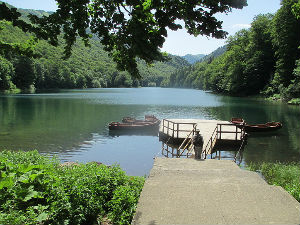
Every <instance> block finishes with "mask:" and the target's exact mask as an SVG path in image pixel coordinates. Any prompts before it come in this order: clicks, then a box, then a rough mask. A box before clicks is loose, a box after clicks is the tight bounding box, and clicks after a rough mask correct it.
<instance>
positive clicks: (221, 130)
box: [220, 124, 222, 140]
mask: <svg viewBox="0 0 300 225" xmlns="http://www.w3.org/2000/svg"><path fill="white" fill-rule="evenodd" d="M221 139H222V124H220V140H221Z"/></svg>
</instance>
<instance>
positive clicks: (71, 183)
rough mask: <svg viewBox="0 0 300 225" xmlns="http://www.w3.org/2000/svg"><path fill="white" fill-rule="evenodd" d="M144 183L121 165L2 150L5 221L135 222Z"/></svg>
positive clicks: (1, 214) (0, 217)
mask: <svg viewBox="0 0 300 225" xmlns="http://www.w3.org/2000/svg"><path fill="white" fill-rule="evenodd" d="M143 184H144V178H143V177H131V176H127V175H126V174H125V172H124V171H122V170H121V169H120V168H119V167H118V166H112V167H107V166H105V165H98V164H97V163H87V164H78V165H71V166H61V165H60V163H59V162H58V160H56V159H49V158H47V157H44V156H41V155H40V154H39V153H38V152H37V151H30V152H22V151H20V152H11V151H2V152H0V193H1V195H0V224H11V225H12V224H100V223H101V221H102V220H103V219H104V220H105V221H106V222H107V221H110V222H109V223H111V224H130V223H131V219H132V217H133V214H134V212H135V208H136V204H137V201H138V198H139V195H140V192H141V190H142V187H143Z"/></svg>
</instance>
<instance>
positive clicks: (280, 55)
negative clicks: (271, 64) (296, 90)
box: [272, 0, 300, 90]
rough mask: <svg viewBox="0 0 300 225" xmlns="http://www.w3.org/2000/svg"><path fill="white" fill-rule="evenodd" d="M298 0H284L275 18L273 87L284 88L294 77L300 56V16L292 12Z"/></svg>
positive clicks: (273, 33)
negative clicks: (297, 16)
mask: <svg viewBox="0 0 300 225" xmlns="http://www.w3.org/2000/svg"><path fill="white" fill-rule="evenodd" d="M297 2H298V0H283V1H281V5H282V6H281V8H280V9H279V10H278V11H277V13H276V14H275V16H274V19H273V32H272V42H273V46H274V48H275V56H276V71H275V76H274V79H273V81H272V85H273V88H274V89H275V90H276V89H277V88H278V87H279V89H281V90H283V89H285V88H286V87H288V85H289V84H290V81H291V80H293V79H294V76H293V70H294V69H295V63H296V60H298V59H299V58H300V49H298V47H299V45H300V29H299V27H300V18H298V19H297V18H296V17H295V16H294V14H293V13H292V7H293V5H294V4H295V3H297Z"/></svg>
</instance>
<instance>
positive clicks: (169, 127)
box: [162, 119, 197, 138]
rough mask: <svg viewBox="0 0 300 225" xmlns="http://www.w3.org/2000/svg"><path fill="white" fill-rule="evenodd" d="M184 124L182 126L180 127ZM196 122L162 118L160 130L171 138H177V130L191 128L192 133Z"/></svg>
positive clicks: (187, 130)
mask: <svg viewBox="0 0 300 225" xmlns="http://www.w3.org/2000/svg"><path fill="white" fill-rule="evenodd" d="M182 125H184V128H182ZM186 125H188V126H189V125H190V127H191V128H190V129H187V127H186ZM196 126H197V123H182V122H178V123H177V122H173V121H171V120H167V119H163V121H162V132H163V133H165V134H167V135H168V136H171V137H172V138H179V132H190V131H191V130H192V132H193V135H194V134H195V131H196Z"/></svg>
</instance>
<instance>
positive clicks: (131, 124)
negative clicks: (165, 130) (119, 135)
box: [108, 115, 160, 130]
mask: <svg viewBox="0 0 300 225" xmlns="http://www.w3.org/2000/svg"><path fill="white" fill-rule="evenodd" d="M159 124H160V120H159V119H157V118H156V117H155V116H153V115H146V116H145V120H136V119H135V118H131V117H124V118H123V119H122V122H121V123H120V122H112V123H110V124H109V125H108V128H109V130H148V129H156V128H158V126H159Z"/></svg>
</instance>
